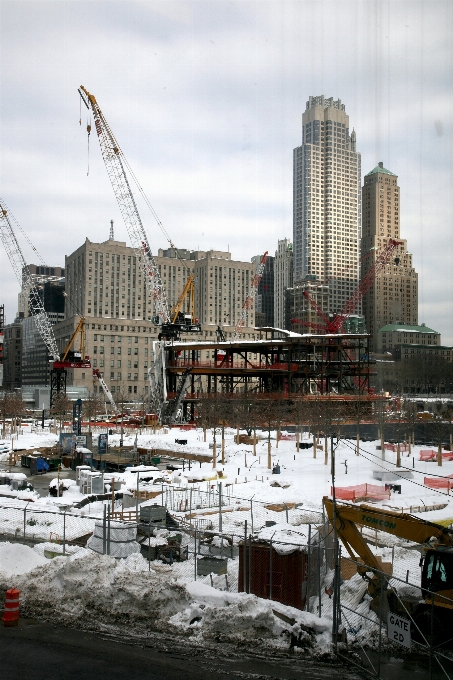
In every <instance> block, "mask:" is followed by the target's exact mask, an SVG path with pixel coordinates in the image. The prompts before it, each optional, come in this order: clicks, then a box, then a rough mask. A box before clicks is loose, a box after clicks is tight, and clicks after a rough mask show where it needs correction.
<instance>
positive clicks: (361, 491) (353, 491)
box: [330, 484, 390, 501]
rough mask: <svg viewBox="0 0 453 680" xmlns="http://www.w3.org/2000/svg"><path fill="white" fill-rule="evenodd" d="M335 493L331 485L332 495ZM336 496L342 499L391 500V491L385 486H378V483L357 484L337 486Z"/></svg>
mask: <svg viewBox="0 0 453 680" xmlns="http://www.w3.org/2000/svg"><path fill="white" fill-rule="evenodd" d="M332 494H333V488H332V487H330V495H331V496H332ZM335 497H336V498H337V499H338V500H341V501H355V500H358V499H362V498H373V499H375V500H380V501H383V500H389V499H390V491H388V490H387V489H386V488H385V486H377V485H376V484H357V485H356V486H343V487H341V486H336V487H335Z"/></svg>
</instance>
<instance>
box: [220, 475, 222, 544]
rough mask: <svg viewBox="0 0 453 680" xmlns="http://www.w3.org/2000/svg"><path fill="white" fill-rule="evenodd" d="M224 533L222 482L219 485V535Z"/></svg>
mask: <svg viewBox="0 0 453 680" xmlns="http://www.w3.org/2000/svg"><path fill="white" fill-rule="evenodd" d="M221 533H222V482H220V483H219V534H221Z"/></svg>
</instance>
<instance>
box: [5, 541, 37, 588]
mask: <svg viewBox="0 0 453 680" xmlns="http://www.w3.org/2000/svg"><path fill="white" fill-rule="evenodd" d="M47 563H48V562H47V560H46V559H45V558H44V557H41V556H40V555H39V554H38V553H37V552H36V551H35V550H33V548H29V547H28V545H22V544H21V543H0V580H3V579H4V578H9V577H11V576H17V575H21V574H28V573H29V572H30V571H32V570H33V569H35V568H36V567H40V566H42V565H44V564H47ZM8 587H12V585H10V586H8Z"/></svg>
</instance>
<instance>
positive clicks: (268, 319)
mask: <svg viewBox="0 0 453 680" xmlns="http://www.w3.org/2000/svg"><path fill="white" fill-rule="evenodd" d="M262 257H263V256H262V255H255V256H254V257H252V263H253V265H254V266H255V268H256V267H257V266H258V265H259V263H260V262H261V260H262ZM274 266H275V258H274V257H273V256H272V255H268V256H267V258H266V264H265V265H264V271H263V275H262V277H261V281H260V282H259V285H258V293H257V294H256V298H255V325H256V326H257V327H263V326H274Z"/></svg>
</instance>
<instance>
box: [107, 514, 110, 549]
mask: <svg viewBox="0 0 453 680" xmlns="http://www.w3.org/2000/svg"><path fill="white" fill-rule="evenodd" d="M107 555H110V505H109V507H108V508H107Z"/></svg>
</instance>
